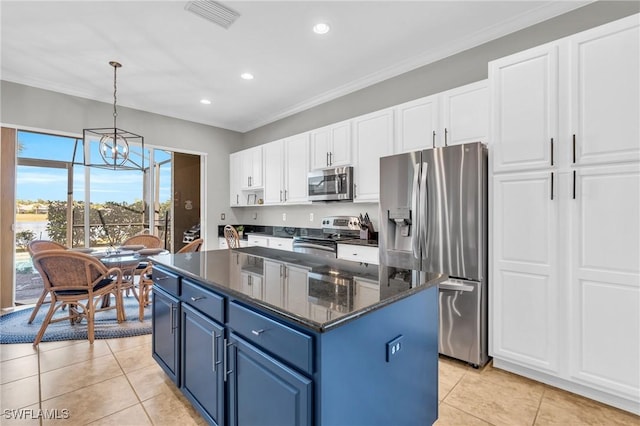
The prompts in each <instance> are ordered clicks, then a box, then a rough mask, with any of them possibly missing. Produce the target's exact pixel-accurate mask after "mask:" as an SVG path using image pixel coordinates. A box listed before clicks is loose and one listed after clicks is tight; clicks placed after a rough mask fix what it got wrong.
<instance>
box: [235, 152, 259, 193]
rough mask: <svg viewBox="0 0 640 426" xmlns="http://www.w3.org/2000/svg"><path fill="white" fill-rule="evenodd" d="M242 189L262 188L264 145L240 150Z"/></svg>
mask: <svg viewBox="0 0 640 426" xmlns="http://www.w3.org/2000/svg"><path fill="white" fill-rule="evenodd" d="M240 161H241V162H242V164H241V166H240V170H241V175H240V184H241V187H242V189H257V188H262V146H256V147H254V148H249V149H245V150H244V151H240Z"/></svg>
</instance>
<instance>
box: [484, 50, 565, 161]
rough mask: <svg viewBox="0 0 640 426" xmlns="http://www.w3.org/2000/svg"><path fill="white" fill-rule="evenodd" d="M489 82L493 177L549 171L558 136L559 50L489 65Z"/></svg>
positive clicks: (521, 56)
mask: <svg viewBox="0 0 640 426" xmlns="http://www.w3.org/2000/svg"><path fill="white" fill-rule="evenodd" d="M489 79H490V80H491V86H492V89H491V101H492V107H491V108H492V114H491V115H492V123H491V133H492V137H491V140H492V143H493V150H494V157H493V158H494V161H493V170H494V172H503V171H522V170H527V169H537V168H543V167H549V166H550V165H551V138H555V139H557V133H558V130H557V126H558V48H557V46H555V45H553V44H549V45H544V46H541V47H538V48H534V49H530V50H527V51H525V52H522V53H520V54H515V55H512V56H509V57H507V58H503V59H499V60H497V61H494V62H491V64H490V66H489Z"/></svg>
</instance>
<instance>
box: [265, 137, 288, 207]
mask: <svg viewBox="0 0 640 426" xmlns="http://www.w3.org/2000/svg"><path fill="white" fill-rule="evenodd" d="M263 154H264V163H265V164H266V167H265V168H264V203H265V204H280V203H282V202H284V167H285V158H284V141H283V140H279V141H275V142H271V143H268V144H266V145H264V150H263Z"/></svg>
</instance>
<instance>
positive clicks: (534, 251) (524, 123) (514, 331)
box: [489, 15, 640, 414]
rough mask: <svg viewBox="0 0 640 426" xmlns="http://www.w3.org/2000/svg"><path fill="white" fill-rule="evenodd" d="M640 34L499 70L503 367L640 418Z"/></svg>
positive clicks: (631, 20)
mask: <svg viewBox="0 0 640 426" xmlns="http://www.w3.org/2000/svg"><path fill="white" fill-rule="evenodd" d="M639 28H640V15H634V16H630V17H628V18H624V19H622V20H619V21H615V22H613V23H610V24H607V25H603V26H601V27H597V28H594V29H592V30H588V31H585V32H582V33H579V34H576V35H573V36H570V37H567V38H564V39H561V40H558V41H556V42H552V43H549V44H545V45H543V46H539V47H536V48H533V49H530V50H527V51H524V52H520V53H517V54H514V55H511V56H509V57H506V58H501V59H498V60H496V61H493V62H491V63H490V64H489V84H490V96H491V125H490V127H491V129H490V132H491V139H490V140H491V149H490V150H489V151H490V170H491V177H490V194H491V198H492V200H491V202H490V203H489V205H490V206H491V207H490V209H491V211H490V218H491V219H490V235H491V237H492V238H490V244H491V247H490V253H491V255H490V256H491V260H490V262H491V271H490V272H491V282H492V286H491V288H490V313H489V315H490V321H489V323H490V324H491V330H490V336H491V337H490V344H489V351H490V355H492V356H493V357H494V365H495V366H496V367H498V368H503V369H506V370H510V371H513V372H515V373H518V374H522V375H525V376H528V377H531V378H533V379H536V380H540V381H542V382H546V383H549V384H551V385H554V386H558V387H561V388H564V389H567V390H570V391H572V392H576V393H579V394H582V395H585V396H587V397H590V398H593V399H596V400H600V401H602V402H605V403H608V404H611V405H614V406H617V407H620V408H622V409H625V410H628V411H631V412H634V413H636V414H640V86H639V82H640V64H639V63H640V58H639V53H640V30H639Z"/></svg>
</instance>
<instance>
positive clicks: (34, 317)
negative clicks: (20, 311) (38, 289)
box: [27, 289, 49, 324]
mask: <svg viewBox="0 0 640 426" xmlns="http://www.w3.org/2000/svg"><path fill="white" fill-rule="evenodd" d="M47 293H49V292H48V291H47V290H46V289H43V290H42V294H41V295H40V297H39V298H38V301H37V302H36V306H34V307H33V311H32V312H31V316H30V317H29V321H28V322H27V324H31V323H32V322H33V320H34V319H36V315H37V314H38V311H39V310H40V306H42V304H43V303H44V299H45V298H46V297H47Z"/></svg>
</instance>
